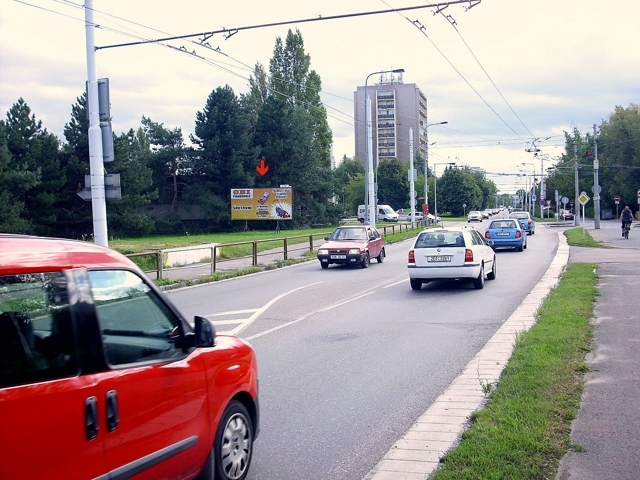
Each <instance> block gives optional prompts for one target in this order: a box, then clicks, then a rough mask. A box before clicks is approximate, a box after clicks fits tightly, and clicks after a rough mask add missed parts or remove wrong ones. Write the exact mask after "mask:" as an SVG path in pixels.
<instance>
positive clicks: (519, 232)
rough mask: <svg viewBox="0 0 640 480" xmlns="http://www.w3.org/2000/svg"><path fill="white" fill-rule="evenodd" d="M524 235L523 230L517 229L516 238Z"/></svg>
mask: <svg viewBox="0 0 640 480" xmlns="http://www.w3.org/2000/svg"><path fill="white" fill-rule="evenodd" d="M521 236H522V232H521V231H520V230H516V238H520V237H521Z"/></svg>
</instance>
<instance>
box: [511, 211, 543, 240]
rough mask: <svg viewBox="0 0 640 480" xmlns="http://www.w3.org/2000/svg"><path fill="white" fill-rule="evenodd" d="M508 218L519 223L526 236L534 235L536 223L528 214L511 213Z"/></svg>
mask: <svg viewBox="0 0 640 480" xmlns="http://www.w3.org/2000/svg"><path fill="white" fill-rule="evenodd" d="M509 218H513V219H516V220H517V221H518V222H519V223H520V227H521V228H522V230H524V231H525V232H527V234H528V235H534V234H535V233H536V222H535V220H534V219H533V218H532V217H531V214H530V213H529V212H513V213H512V214H510V215H509Z"/></svg>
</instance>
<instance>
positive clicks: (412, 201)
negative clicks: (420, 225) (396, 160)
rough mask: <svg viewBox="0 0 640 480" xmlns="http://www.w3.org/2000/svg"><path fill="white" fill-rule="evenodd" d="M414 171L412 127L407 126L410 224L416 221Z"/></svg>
mask: <svg viewBox="0 0 640 480" xmlns="http://www.w3.org/2000/svg"><path fill="white" fill-rule="evenodd" d="M415 179H416V171H415V170H414V169H413V128H411V127H409V206H410V207H411V225H413V224H414V223H416V189H415V183H414V182H415Z"/></svg>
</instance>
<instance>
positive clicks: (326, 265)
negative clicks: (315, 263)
mask: <svg viewBox="0 0 640 480" xmlns="http://www.w3.org/2000/svg"><path fill="white" fill-rule="evenodd" d="M320 266H321V267H322V268H329V264H328V263H325V262H321V263H320Z"/></svg>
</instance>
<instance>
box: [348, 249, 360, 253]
mask: <svg viewBox="0 0 640 480" xmlns="http://www.w3.org/2000/svg"><path fill="white" fill-rule="evenodd" d="M349 253H350V254H351V255H357V254H359V253H360V249H359V248H352V249H350V250H349Z"/></svg>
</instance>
